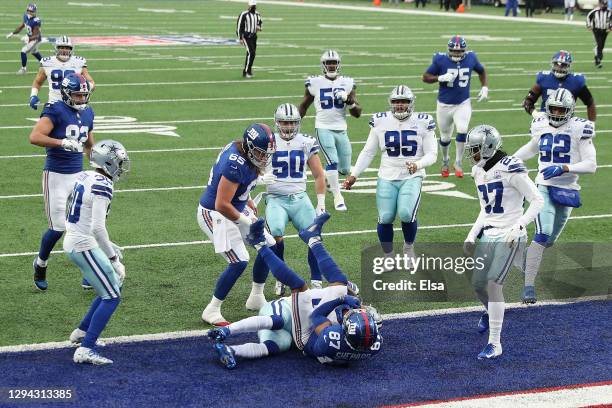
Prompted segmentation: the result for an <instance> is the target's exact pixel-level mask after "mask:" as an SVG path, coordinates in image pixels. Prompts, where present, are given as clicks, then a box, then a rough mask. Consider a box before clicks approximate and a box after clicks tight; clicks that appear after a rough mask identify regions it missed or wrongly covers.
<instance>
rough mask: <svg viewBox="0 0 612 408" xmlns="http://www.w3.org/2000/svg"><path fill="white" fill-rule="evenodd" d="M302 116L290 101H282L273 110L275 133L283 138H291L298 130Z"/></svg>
mask: <svg viewBox="0 0 612 408" xmlns="http://www.w3.org/2000/svg"><path fill="white" fill-rule="evenodd" d="M301 123H302V117H301V116H300V112H299V111H298V108H297V106H295V105H293V104H291V103H283V104H282V105H280V106H279V107H278V108H276V112H274V124H275V127H276V133H278V135H279V136H280V137H281V138H282V139H283V140H287V141H289V140H291V139H293V138H294V137H295V136H296V135H297V134H298V133H299V131H300V125H301Z"/></svg>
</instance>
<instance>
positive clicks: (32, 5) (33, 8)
mask: <svg viewBox="0 0 612 408" xmlns="http://www.w3.org/2000/svg"><path fill="white" fill-rule="evenodd" d="M36 10H38V7H36V4H35V3H30V4H28V7H27V8H26V13H29V14H32V15H34V14H36Z"/></svg>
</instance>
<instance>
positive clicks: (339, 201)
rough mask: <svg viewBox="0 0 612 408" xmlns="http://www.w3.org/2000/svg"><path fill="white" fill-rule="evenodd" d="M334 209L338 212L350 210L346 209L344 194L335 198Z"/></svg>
mask: <svg viewBox="0 0 612 408" xmlns="http://www.w3.org/2000/svg"><path fill="white" fill-rule="evenodd" d="M334 208H335V209H336V211H346V210H347V209H348V208H346V204H344V197H342V194H338V195H337V196H335V197H334Z"/></svg>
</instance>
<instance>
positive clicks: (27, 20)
mask: <svg viewBox="0 0 612 408" xmlns="http://www.w3.org/2000/svg"><path fill="white" fill-rule="evenodd" d="M23 24H25V29H26V32H27V33H28V37H32V32H33V31H34V28H35V27H40V26H41V25H42V21H41V20H40V18H39V17H36V16H34V17H30V16H28V13H25V14H24V15H23ZM41 37H42V36H41V34H40V31H39V32H38V36H37V38H36V39H37V40H41Z"/></svg>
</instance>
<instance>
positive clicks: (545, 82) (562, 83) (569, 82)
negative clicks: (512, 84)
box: [536, 71, 586, 111]
mask: <svg viewBox="0 0 612 408" xmlns="http://www.w3.org/2000/svg"><path fill="white" fill-rule="evenodd" d="M536 84H538V85H539V86H540V89H542V104H541V105H540V110H541V111H544V109H545V106H546V100H547V99H548V96H549V95H551V94H552V93H553V92H555V91H556V90H557V89H559V88H565V89H567V90H568V91H570V92H571V93H572V95H573V96H574V99H577V97H578V94H579V93H580V91H582V89H583V88H584V87H585V86H586V78H585V77H584V75H582V74H567V76H566V77H565V78H563V79H559V78H557V77H556V76H555V75H554V74H553V73H552V72H550V71H540V72H538V74H537V76H536Z"/></svg>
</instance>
